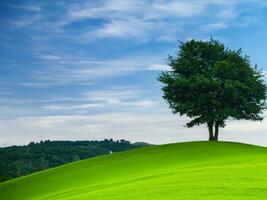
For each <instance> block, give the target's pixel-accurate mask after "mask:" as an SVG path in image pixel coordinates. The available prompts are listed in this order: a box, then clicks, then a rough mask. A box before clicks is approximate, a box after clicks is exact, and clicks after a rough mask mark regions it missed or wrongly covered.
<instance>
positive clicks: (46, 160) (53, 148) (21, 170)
mask: <svg viewBox="0 0 267 200" xmlns="http://www.w3.org/2000/svg"><path fill="white" fill-rule="evenodd" d="M145 145H146V143H134V144H132V143H130V142H129V141H126V140H113V139H105V140H102V141H49V140H46V141H41V142H39V143H34V142H31V143H29V144H28V145H25V146H11V147H4V148H0V182H3V181H6V180H9V179H12V178H15V177H20V176H24V175H27V174H30V173H33V172H36V171H39V170H44V169H47V168H51V167H55V166H59V165H62V164H65V163H68V162H72V161H77V160H81V159H86V158H90V157H94V156H98V155H104V154H109V153H112V152H119V151H125V150H128V149H133V148H137V147H142V146H145Z"/></svg>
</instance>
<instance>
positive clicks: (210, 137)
mask: <svg viewBox="0 0 267 200" xmlns="http://www.w3.org/2000/svg"><path fill="white" fill-rule="evenodd" d="M208 128H209V141H213V140H214V137H213V122H209V123H208Z"/></svg>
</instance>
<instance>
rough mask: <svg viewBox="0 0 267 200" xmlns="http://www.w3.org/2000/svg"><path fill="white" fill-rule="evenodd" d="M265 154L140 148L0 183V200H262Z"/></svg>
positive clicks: (221, 147)
mask: <svg viewBox="0 0 267 200" xmlns="http://www.w3.org/2000/svg"><path fill="white" fill-rule="evenodd" d="M214 152H216V153H214ZM266 154H267V148H264V147H257V146H252V145H245V144H237V143H228V142H214V143H213V142H212V143H211V142H190V143H178V144H169V145H161V146H152V147H144V148H139V149H135V150H130V151H125V152H120V153H114V154H110V155H105V156H99V157H94V158H90V159H87V160H82V161H78V162H74V163H70V164H67V165H63V166H59V167H56V168H52V169H49V170H45V171H41V172H38V173H34V174H31V175H29V176H25V177H21V178H18V179H14V180H11V181H7V182H4V183H0V199H3V200H28V199H31V200H44V199H45V200H88V199H93V200H137V199H138V200H165V199H166V200H172V199H183V200H202V199H205V200H214V199H216V200H229V199H230V200H231V199H232V200H244V199H249V200H250V199H252V200H256V199H257V200H260V199H262V200H265V199H266V196H267V178H266V177H267V159H266Z"/></svg>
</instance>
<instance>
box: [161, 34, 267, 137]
mask: <svg viewBox="0 0 267 200" xmlns="http://www.w3.org/2000/svg"><path fill="white" fill-rule="evenodd" d="M167 61H168V65H169V66H170V68H171V70H169V71H163V72H162V73H161V74H160V76H159V77H158V80H159V81H161V82H162V83H163V87H162V90H163V98H164V99H165V100H166V101H167V102H168V104H169V107H170V108H171V110H172V112H173V113H174V114H176V113H179V114H180V115H181V116H183V115H184V116H187V117H189V118H192V120H191V121H190V122H188V123H187V124H186V125H187V127H193V126H195V125H201V124H206V125H207V127H208V129H209V140H218V134H219V127H224V126H225V125H226V120H228V119H237V120H242V119H244V120H255V121H258V120H262V119H263V117H262V112H263V110H264V109H265V100H266V85H265V84H264V80H263V74H262V72H261V70H258V69H257V66H255V67H252V66H251V63H250V60H249V57H248V56H246V55H243V54H242V50H241V49H239V50H231V49H229V48H227V47H225V45H224V44H223V43H220V42H219V41H217V40H213V39H211V40H209V41H199V40H194V39H193V40H191V41H187V42H181V43H180V45H179V51H178V53H177V54H176V55H175V56H169V57H168V59H167Z"/></svg>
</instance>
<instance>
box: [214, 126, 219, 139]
mask: <svg viewBox="0 0 267 200" xmlns="http://www.w3.org/2000/svg"><path fill="white" fill-rule="evenodd" d="M218 137H219V123H218V122H216V123H215V135H214V140H215V141H218Z"/></svg>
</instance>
